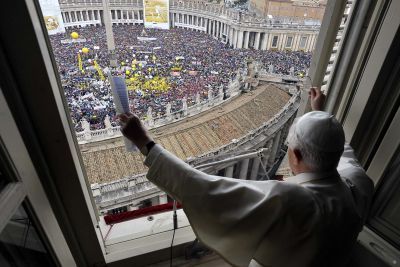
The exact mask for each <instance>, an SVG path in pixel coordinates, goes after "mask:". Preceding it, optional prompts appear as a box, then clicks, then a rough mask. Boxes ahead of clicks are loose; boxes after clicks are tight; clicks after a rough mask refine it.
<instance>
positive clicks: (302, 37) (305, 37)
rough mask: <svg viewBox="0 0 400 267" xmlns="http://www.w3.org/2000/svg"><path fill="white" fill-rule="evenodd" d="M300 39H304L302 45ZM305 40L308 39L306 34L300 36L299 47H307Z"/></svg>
mask: <svg viewBox="0 0 400 267" xmlns="http://www.w3.org/2000/svg"><path fill="white" fill-rule="evenodd" d="M302 40H305V41H304V45H303V46H302V45H301V42H302ZM307 41H308V36H304V35H303V36H300V41H299V49H303V50H304V49H306V47H307Z"/></svg>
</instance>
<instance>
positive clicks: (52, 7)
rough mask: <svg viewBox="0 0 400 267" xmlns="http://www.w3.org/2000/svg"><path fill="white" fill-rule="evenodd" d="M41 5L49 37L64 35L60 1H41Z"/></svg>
mask: <svg viewBox="0 0 400 267" xmlns="http://www.w3.org/2000/svg"><path fill="white" fill-rule="evenodd" d="M39 4H40V8H41V9H42V14H43V19H44V23H45V24H46V28H47V32H48V33H49V35H52V34H57V33H64V32H65V27H64V22H63V19H62V16H61V9H60V4H59V3H58V0H39Z"/></svg>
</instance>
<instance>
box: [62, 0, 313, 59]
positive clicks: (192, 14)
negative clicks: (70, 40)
mask: <svg viewBox="0 0 400 267" xmlns="http://www.w3.org/2000/svg"><path fill="white" fill-rule="evenodd" d="M60 6H61V13H62V17H63V20H64V24H65V26H66V27H67V28H71V27H84V26H87V25H104V6H103V2H102V1H101V0H90V1H89V0H86V1H83V2H81V1H79V2H78V1H73V0H60ZM107 8H109V9H110V12H111V21H112V24H131V25H141V24H143V3H142V1H140V0H127V1H117V0H109V1H108V7H107ZM170 27H171V28H185V29H188V30H193V31H202V32H206V33H208V34H210V35H212V36H214V38H217V39H219V40H221V41H222V42H224V43H226V44H228V45H229V46H231V47H233V48H238V49H240V48H244V49H247V48H251V49H257V50H258V49H260V50H290V51H305V52H311V51H313V50H314V48H315V44H316V40H317V37H318V32H319V25H306V24H304V23H296V24H293V23H292V24H291V23H279V24H276V23H272V22H271V21H270V20H268V18H267V17H262V16H260V17H254V16H251V15H250V14H247V13H243V12H241V11H238V10H235V9H230V8H226V7H224V6H221V5H218V4H211V3H204V2H184V1H171V2H170Z"/></svg>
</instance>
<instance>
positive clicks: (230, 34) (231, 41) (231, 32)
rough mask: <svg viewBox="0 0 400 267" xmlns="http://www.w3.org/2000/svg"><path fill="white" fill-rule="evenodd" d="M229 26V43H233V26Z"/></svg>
mask: <svg viewBox="0 0 400 267" xmlns="http://www.w3.org/2000/svg"><path fill="white" fill-rule="evenodd" d="M228 27H229V37H228V39H229V45H233V29H232V27H231V26H228Z"/></svg>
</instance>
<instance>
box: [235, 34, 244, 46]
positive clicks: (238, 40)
mask: <svg viewBox="0 0 400 267" xmlns="http://www.w3.org/2000/svg"><path fill="white" fill-rule="evenodd" d="M236 47H237V48H242V47H243V31H239V32H238V37H237V45H236Z"/></svg>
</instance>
